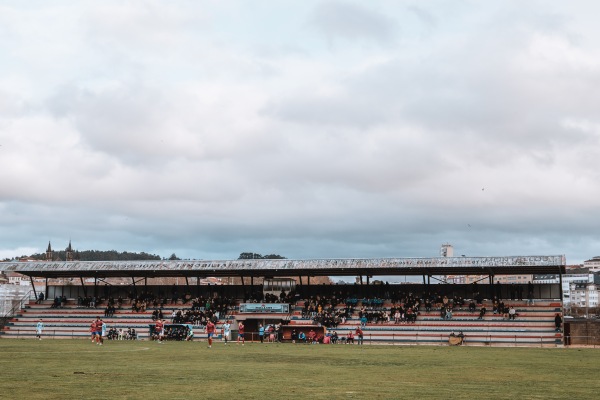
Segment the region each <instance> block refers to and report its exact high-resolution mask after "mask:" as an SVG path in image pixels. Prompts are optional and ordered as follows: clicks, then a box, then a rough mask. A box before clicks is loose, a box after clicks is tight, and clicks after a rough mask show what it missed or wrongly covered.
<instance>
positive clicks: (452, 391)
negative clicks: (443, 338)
mask: <svg viewBox="0 0 600 400" xmlns="http://www.w3.org/2000/svg"><path fill="white" fill-rule="evenodd" d="M0 366H1V371H2V380H1V381H0V398H7V399H27V400H34V399H88V400H89V399H186V400H193V399H233V400H236V399H263V400H271V399H273V400H279V399H292V398H296V399H571V400H575V399H597V398H598V397H599V396H600V380H599V379H598V374H599V372H600V349H562V348H561V349H556V348H553V349H543V348H484V347H445V346H443V347H442V346H440V347H436V346H419V347H408V346H369V345H365V346H357V345H314V346H312V345H293V344H264V345H260V344H246V345H245V346H237V345H235V344H234V345H228V346H225V345H223V344H222V343H217V344H215V345H213V347H212V349H208V348H207V346H206V343H205V342H194V343H189V342H167V343H165V344H162V345H160V344H158V343H154V342H143V341H138V342H108V341H107V342H106V343H105V345H104V346H102V347H100V346H96V345H93V344H91V343H90V342H89V341H87V340H42V341H36V340H17V339H2V340H0Z"/></svg>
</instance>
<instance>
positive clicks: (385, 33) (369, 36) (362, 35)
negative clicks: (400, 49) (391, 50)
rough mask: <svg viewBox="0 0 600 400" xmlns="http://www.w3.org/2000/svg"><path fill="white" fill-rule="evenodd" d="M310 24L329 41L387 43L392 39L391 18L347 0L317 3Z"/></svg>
mask: <svg viewBox="0 0 600 400" xmlns="http://www.w3.org/2000/svg"><path fill="white" fill-rule="evenodd" d="M311 24H312V25H314V26H315V27H316V28H317V29H318V30H319V31H320V32H321V33H322V34H323V35H324V36H325V37H326V38H327V39H328V40H329V41H334V40H336V39H343V40H348V41H350V42H360V41H363V40H364V41H366V42H374V43H377V44H388V43H391V42H393V41H394V40H395V31H396V25H395V23H394V21H393V20H392V19H391V18H389V17H387V16H385V15H383V14H381V13H379V12H377V11H374V10H371V9H367V8H365V7H362V6H359V5H357V4H353V3H349V2H338V1H327V2H323V3H320V4H319V5H318V6H317V7H316V9H315V10H314V13H313V15H312V17H311Z"/></svg>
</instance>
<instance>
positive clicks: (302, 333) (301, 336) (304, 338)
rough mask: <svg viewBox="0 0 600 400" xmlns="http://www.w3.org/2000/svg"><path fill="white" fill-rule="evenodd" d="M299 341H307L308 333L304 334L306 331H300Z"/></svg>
mask: <svg viewBox="0 0 600 400" xmlns="http://www.w3.org/2000/svg"><path fill="white" fill-rule="evenodd" d="M298 341H299V342H302V343H306V335H305V334H304V332H302V331H300V333H299V334H298Z"/></svg>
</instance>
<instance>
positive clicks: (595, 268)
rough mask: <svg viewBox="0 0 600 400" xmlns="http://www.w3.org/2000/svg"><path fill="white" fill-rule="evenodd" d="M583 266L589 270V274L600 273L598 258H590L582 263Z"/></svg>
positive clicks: (599, 260) (599, 257)
mask: <svg viewBox="0 0 600 400" xmlns="http://www.w3.org/2000/svg"><path fill="white" fill-rule="evenodd" d="M583 266H584V267H585V268H589V271H590V272H600V256H596V257H592V258H591V259H589V260H587V261H584V262H583Z"/></svg>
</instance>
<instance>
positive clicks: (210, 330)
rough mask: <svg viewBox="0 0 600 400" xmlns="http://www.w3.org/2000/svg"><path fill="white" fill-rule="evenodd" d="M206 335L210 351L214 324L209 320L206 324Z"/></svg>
mask: <svg viewBox="0 0 600 400" xmlns="http://www.w3.org/2000/svg"><path fill="white" fill-rule="evenodd" d="M206 333H207V334H208V348H209V349H210V348H211V347H212V338H213V335H214V334H215V324H213V323H212V321H211V320H208V322H207V323H206Z"/></svg>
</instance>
